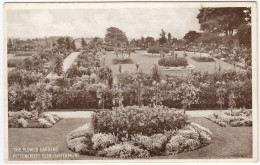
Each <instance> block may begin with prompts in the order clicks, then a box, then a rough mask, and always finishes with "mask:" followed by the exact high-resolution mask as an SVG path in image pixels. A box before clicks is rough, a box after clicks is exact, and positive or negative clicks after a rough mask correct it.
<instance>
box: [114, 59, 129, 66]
mask: <svg viewBox="0 0 260 165" xmlns="http://www.w3.org/2000/svg"><path fill="white" fill-rule="evenodd" d="M112 63H113V65H116V64H133V63H134V61H133V60H132V59H131V58H114V59H113V60H112Z"/></svg>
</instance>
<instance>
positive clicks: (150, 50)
mask: <svg viewBox="0 0 260 165" xmlns="http://www.w3.org/2000/svg"><path fill="white" fill-rule="evenodd" d="M161 49H162V51H163V52H164V53H169V52H170V49H169V48H167V47H163V48H161V47H160V46H158V45H155V46H151V47H149V48H148V49H147V53H160V50H161Z"/></svg>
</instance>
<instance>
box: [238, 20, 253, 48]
mask: <svg viewBox="0 0 260 165" xmlns="http://www.w3.org/2000/svg"><path fill="white" fill-rule="evenodd" d="M236 36H237V38H238V40H239V43H240V44H245V45H251V26H250V25H246V24H242V25H240V26H239V27H238V30H237V33H236Z"/></svg>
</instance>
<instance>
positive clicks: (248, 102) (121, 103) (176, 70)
mask: <svg viewBox="0 0 260 165" xmlns="http://www.w3.org/2000/svg"><path fill="white" fill-rule="evenodd" d="M212 10H213V9H212ZM202 14H203V13H202ZM204 14H205V13H204ZM198 19H199V16H198ZM240 30H241V29H240ZM212 33H215V32H212ZM238 34H239V31H238ZM240 35H241V34H240ZM167 36H168V38H167V37H166V32H165V31H164V30H163V29H162V30H161V33H160V38H158V39H157V40H155V39H154V38H153V37H149V36H148V37H146V38H144V37H141V38H140V39H132V40H131V41H128V39H127V37H126V34H125V33H124V32H123V31H122V30H120V29H119V28H116V27H109V28H108V29H107V31H106V35H105V38H99V37H95V38H92V39H91V40H89V42H88V43H87V42H86V41H85V39H84V38H78V39H73V38H71V37H50V38H48V37H46V38H45V39H32V40H30V39H28V40H26V41H23V40H19V39H17V40H11V39H10V40H9V42H8V52H9V53H13V55H12V57H11V55H10V57H9V58H8V67H9V70H8V127H9V131H10V135H13V136H9V137H10V139H9V140H10V141H11V142H12V143H11V144H10V146H11V147H15V146H16V145H20V144H18V143H19V142H17V139H16V138H17V137H16V133H17V132H18V133H19V134H20V135H21V137H23V138H25V139H26V138H27V137H28V136H32V137H34V138H35V139H39V141H37V142H31V143H30V145H32V147H35V146H37V145H46V144H47V143H48V141H46V142H43V140H44V138H42V137H47V138H46V139H52V140H53V143H51V144H52V145H54V146H56V145H57V146H59V147H60V148H62V149H61V151H60V152H68V153H73V154H80V157H81V158H87V159H88V158H91V159H92V158H94V159H107V158H109V159H110V158H119V159H134V158H151V159H154V158H158V157H159V158H187V157H189V156H191V157H192V158H198V157H200V155H207V154H208V155H207V158H212V155H213V157H214V154H215V155H217V156H218V157H217V158H219V157H221V156H223V157H224V158H226V157H227V158H230V157H232V156H234V155H235V156H237V157H239V156H241V155H242V156H241V157H246V158H247V157H250V156H251V155H252V144H250V142H251V141H252V125H253V119H252V118H253V117H252V116H253V111H254V110H253V109H252V108H253V107H252V64H251V48H250V46H251V45H250V44H249V43H244V42H243V40H242V41H241V38H240V37H239V36H229V35H227V36H226V35H222V36H221V35H219V34H217V35H214V36H211V33H210V34H209V32H204V33H198V32H195V31H190V32H188V33H187V34H186V35H185V36H184V37H183V39H177V38H173V37H172V36H171V33H168V35H167ZM211 39H212V40H211ZM238 40H240V42H241V44H240V43H237V41H238ZM78 41H79V42H78ZM213 41H214V42H213ZM43 43H45V44H43ZM28 45H29V47H30V48H28ZM78 45H80V46H78ZM20 49H21V50H22V52H19V51H20ZM15 56H17V58H14V57H15ZM18 57H19V58H18ZM70 57H71V58H70ZM72 57H73V58H72ZM65 59H67V60H65ZM71 59H73V60H71ZM74 59H75V60H74ZM69 60H70V61H69ZM67 61H69V62H67ZM64 65H66V68H67V69H66V70H63V66H64ZM217 67H218V68H217ZM47 75H50V76H47ZM52 75H55V76H52ZM207 110H209V111H214V112H212V113H211V114H210V113H207V114H210V115H208V116H206V115H204V116H203V115H197V116H196V117H194V116H192V115H189V114H190V113H189V112H193V114H195V113H197V112H198V113H206V112H207ZM59 112H64V113H68V116H69V117H67V118H66V117H63V116H62V113H60V114H61V117H60V116H59V115H55V113H57V114H59ZM81 112H82V116H80V117H81V118H79V117H78V118H73V115H74V114H76V113H81ZM83 112H89V114H91V117H89V116H84V114H86V113H83ZM80 115H81V114H80ZM243 132H245V133H243ZM14 135H15V136H14ZM235 138H237V139H238V140H237V141H236V139H235ZM234 139H235V140H234ZM250 139H251V141H250ZM246 140H249V142H247V141H246ZM240 142H241V143H242V144H240ZM244 143H245V144H244ZM232 145H234V146H232ZM231 146H232V147H231ZM225 147H226V148H225ZM215 148H217V149H216V151H215V150H214V149H215ZM240 148H242V149H240ZM243 149H244V150H245V154H244V153H242V152H243ZM224 150H227V152H225V151H224ZM241 150H242V151H241ZM11 152H13V151H11ZM222 153H223V155H222ZM179 155H180V157H178V156H179ZM187 155H188V156H187ZM230 155H231V156H230ZM185 156H186V157H185ZM225 156H226V157H225ZM214 158H215V157H214ZM221 158H222V157H221Z"/></svg>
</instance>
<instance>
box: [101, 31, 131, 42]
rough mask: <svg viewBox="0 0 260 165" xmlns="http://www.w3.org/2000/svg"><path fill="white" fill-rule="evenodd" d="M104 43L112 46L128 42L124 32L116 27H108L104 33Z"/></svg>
mask: <svg viewBox="0 0 260 165" xmlns="http://www.w3.org/2000/svg"><path fill="white" fill-rule="evenodd" d="M105 41H106V42H110V43H111V44H112V45H117V44H122V43H124V42H128V39H127V37H126V35H125V32H123V31H122V30H120V29H119V28H116V27H109V28H108V29H107V31H106V36H105Z"/></svg>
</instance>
